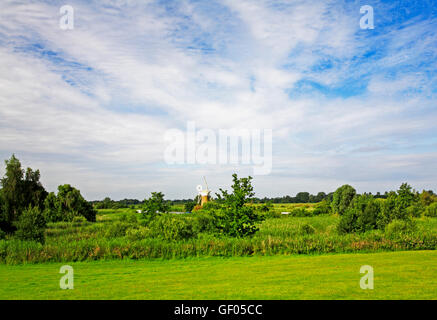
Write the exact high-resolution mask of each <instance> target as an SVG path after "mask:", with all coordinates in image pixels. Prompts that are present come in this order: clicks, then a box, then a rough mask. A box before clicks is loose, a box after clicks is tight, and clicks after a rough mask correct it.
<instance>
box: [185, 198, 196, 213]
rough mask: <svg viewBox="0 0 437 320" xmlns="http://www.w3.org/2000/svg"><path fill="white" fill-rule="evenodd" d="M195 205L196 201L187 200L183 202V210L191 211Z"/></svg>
mask: <svg viewBox="0 0 437 320" xmlns="http://www.w3.org/2000/svg"><path fill="white" fill-rule="evenodd" d="M195 206H196V202H194V201H189V202H187V203H185V205H184V210H185V212H191V211H193V209H194V207H195Z"/></svg>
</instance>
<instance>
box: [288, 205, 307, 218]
mask: <svg viewBox="0 0 437 320" xmlns="http://www.w3.org/2000/svg"><path fill="white" fill-rule="evenodd" d="M290 214H291V215H292V216H293V217H310V216H311V215H312V213H311V212H310V211H309V210H306V209H305V208H302V207H300V208H293V210H291V212H290Z"/></svg>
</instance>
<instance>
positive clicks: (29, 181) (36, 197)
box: [23, 168, 48, 208]
mask: <svg viewBox="0 0 437 320" xmlns="http://www.w3.org/2000/svg"><path fill="white" fill-rule="evenodd" d="M40 176H41V175H40V172H39V170H36V171H33V170H32V169H31V168H27V170H26V175H25V178H24V181H23V189H24V190H23V192H24V203H25V205H26V206H32V207H38V208H43V207H44V200H45V198H46V197H47V195H48V193H47V191H46V190H45V189H44V187H43V186H42V184H41V182H40V181H39V179H40Z"/></svg>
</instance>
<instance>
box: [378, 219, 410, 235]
mask: <svg viewBox="0 0 437 320" xmlns="http://www.w3.org/2000/svg"><path fill="white" fill-rule="evenodd" d="M416 230H417V226H416V224H415V222H414V221H413V220H410V219H407V220H397V219H396V220H393V221H392V222H390V223H389V224H388V225H387V226H386V227H385V233H386V234H387V235H388V236H399V235H403V234H409V233H413V232H414V231H416Z"/></svg>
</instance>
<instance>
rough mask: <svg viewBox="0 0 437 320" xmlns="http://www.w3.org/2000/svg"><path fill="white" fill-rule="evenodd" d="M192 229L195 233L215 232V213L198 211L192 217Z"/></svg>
mask: <svg viewBox="0 0 437 320" xmlns="http://www.w3.org/2000/svg"><path fill="white" fill-rule="evenodd" d="M192 221H193V229H194V231H195V232H196V233H202V232H205V233H215V232H217V215H216V214H214V213H212V212H202V211H199V212H198V213H196V214H195V215H194V217H193V220H192Z"/></svg>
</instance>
